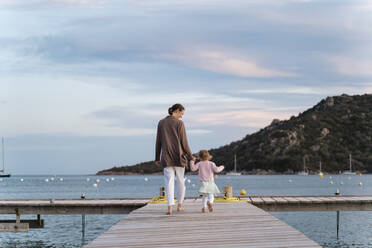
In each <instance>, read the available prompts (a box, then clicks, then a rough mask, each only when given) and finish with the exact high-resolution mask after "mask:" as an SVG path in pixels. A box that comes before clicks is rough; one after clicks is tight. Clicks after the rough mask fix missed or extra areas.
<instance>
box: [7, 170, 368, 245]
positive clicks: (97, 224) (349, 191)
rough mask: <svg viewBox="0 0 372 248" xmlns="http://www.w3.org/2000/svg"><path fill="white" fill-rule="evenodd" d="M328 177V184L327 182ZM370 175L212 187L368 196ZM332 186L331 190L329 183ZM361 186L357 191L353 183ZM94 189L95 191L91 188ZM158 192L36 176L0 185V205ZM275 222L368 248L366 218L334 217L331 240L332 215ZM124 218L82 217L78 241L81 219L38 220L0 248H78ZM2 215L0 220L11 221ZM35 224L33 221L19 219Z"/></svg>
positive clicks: (254, 179)
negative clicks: (42, 224)
mask: <svg viewBox="0 0 372 248" xmlns="http://www.w3.org/2000/svg"><path fill="white" fill-rule="evenodd" d="M330 177H332V178H330ZM186 178H187V179H190V180H187V179H186V181H185V183H186V188H187V190H186V196H197V185H198V178H197V176H195V175H186ZM371 179H372V175H363V176H358V175H351V176H350V175H325V176H324V178H320V177H319V176H317V175H309V176H299V175H242V176H227V175H220V176H219V177H218V178H216V179H215V181H216V184H217V185H218V186H219V187H220V189H222V187H223V186H227V185H230V186H232V187H233V191H234V195H238V194H239V192H240V190H241V189H245V190H246V191H247V194H248V195H333V194H334V193H335V192H336V190H337V189H339V191H340V193H341V194H344V195H367V194H369V195H372V183H371ZM330 181H332V182H333V184H331V183H330ZM360 182H362V186H359V183H360ZM94 184H96V185H94ZM161 186H163V176H161V175H138V176H91V175H78V176H75V175H74V176H67V175H53V176H51V175H38V176H22V175H18V176H12V177H10V178H3V179H2V180H1V179H0V199H10V198H13V199H15V198H17V199H22V198H46V199H57V198H80V196H81V194H85V196H86V198H125V197H131V198H132V197H154V196H156V195H158V194H159V188H160V187H161ZM271 214H273V215H274V216H275V217H277V218H279V219H281V220H282V221H284V222H286V223H288V224H289V225H291V226H293V227H294V228H296V229H298V230H300V231H301V232H303V233H304V234H305V235H306V236H308V237H309V238H310V239H312V240H314V241H316V242H318V243H319V244H320V245H322V246H324V247H372V232H371V231H372V212H369V211H364V212H362V211H360V212H359V211H348V212H346V211H342V212H340V233H339V239H337V237H336V212H335V211H331V212H283V213H280V212H275V213H271ZM125 216H126V215H86V217H85V218H86V229H85V239H82V216H81V215H42V218H43V219H44V220H45V227H44V228H43V229H30V231H29V232H28V233H0V247H17V248H24V247H30V248H31V247H35V248H36V247H38V248H39V247H40V248H45V247H56V248H57V247H58V248H60V247H81V246H82V245H84V244H87V243H89V242H91V241H92V240H94V239H95V238H96V237H98V236H99V235H100V234H102V233H103V232H105V231H106V230H107V229H109V228H110V227H111V226H112V225H114V224H115V223H117V222H118V221H119V220H121V219H122V218H124V217H125ZM14 218H15V216H14V215H2V216H0V219H14ZM21 218H22V219H35V218H36V216H35V215H22V216H21Z"/></svg>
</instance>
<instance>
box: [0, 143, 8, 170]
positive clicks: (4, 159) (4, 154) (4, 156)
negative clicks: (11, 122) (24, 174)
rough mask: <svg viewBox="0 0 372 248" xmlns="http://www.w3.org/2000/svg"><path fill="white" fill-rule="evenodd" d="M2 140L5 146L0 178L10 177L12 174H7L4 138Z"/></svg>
mask: <svg viewBox="0 0 372 248" xmlns="http://www.w3.org/2000/svg"><path fill="white" fill-rule="evenodd" d="M1 140H2V144H3V146H2V147H3V148H2V151H3V153H2V155H3V169H2V170H0V177H10V174H6V173H5V154H4V137H3V138H2V139H1Z"/></svg>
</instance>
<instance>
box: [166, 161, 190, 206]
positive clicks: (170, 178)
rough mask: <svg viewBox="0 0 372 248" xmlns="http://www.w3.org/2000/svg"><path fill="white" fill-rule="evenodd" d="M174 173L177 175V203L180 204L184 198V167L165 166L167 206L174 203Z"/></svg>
mask: <svg viewBox="0 0 372 248" xmlns="http://www.w3.org/2000/svg"><path fill="white" fill-rule="evenodd" d="M174 174H176V176H177V187H178V190H177V191H178V196H177V200H178V204H182V203H183V200H184V198H185V179H184V174H185V168H184V167H166V168H164V184H165V191H166V195H167V199H168V206H171V205H174Z"/></svg>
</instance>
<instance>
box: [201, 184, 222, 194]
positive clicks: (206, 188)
mask: <svg viewBox="0 0 372 248" xmlns="http://www.w3.org/2000/svg"><path fill="white" fill-rule="evenodd" d="M199 186H200V187H199V190H198V192H199V193H200V194H208V193H210V194H214V195H217V194H219V193H221V192H220V191H219V189H218V187H217V185H216V184H215V183H214V181H210V182H206V181H200V182H199Z"/></svg>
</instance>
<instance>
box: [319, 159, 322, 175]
mask: <svg viewBox="0 0 372 248" xmlns="http://www.w3.org/2000/svg"><path fill="white" fill-rule="evenodd" d="M319 171H320V172H322V161H319Z"/></svg>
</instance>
